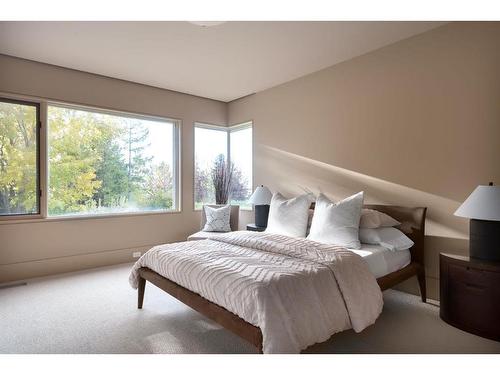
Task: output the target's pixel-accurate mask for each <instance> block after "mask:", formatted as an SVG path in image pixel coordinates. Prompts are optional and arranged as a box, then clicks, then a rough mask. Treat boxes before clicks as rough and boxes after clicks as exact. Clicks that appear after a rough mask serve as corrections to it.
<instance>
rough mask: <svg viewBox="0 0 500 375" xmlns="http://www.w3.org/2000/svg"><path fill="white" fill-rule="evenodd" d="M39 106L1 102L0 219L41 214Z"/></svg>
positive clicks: (4, 100)
mask: <svg viewBox="0 0 500 375" xmlns="http://www.w3.org/2000/svg"><path fill="white" fill-rule="evenodd" d="M39 124H40V106H39V104H38V103H30V102H24V101H18V100H10V99H0V216H7V215H33V214H39V213H40V186H39V176H40V168H39Z"/></svg>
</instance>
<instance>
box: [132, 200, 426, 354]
mask: <svg viewBox="0 0 500 375" xmlns="http://www.w3.org/2000/svg"><path fill="white" fill-rule="evenodd" d="M365 208H372V209H375V210H378V211H381V212H384V213H386V214H388V215H389V216H391V217H393V218H395V219H396V220H398V221H399V222H400V223H401V225H400V226H398V227H397V228H398V229H400V230H401V231H402V232H404V233H405V234H406V235H407V236H408V237H410V238H411V239H412V240H413V242H415V245H413V247H412V248H411V249H410V252H411V263H410V264H408V265H407V266H406V267H404V268H402V269H400V270H399V271H396V272H392V273H390V274H388V275H385V276H383V277H380V278H378V279H377V282H378V284H379V286H380V289H381V290H386V289H389V288H392V287H393V286H395V285H397V284H399V283H400V282H402V281H404V280H407V279H409V278H410V277H413V276H417V279H418V283H419V286H420V295H421V297H422V302H426V286H425V266H424V233H425V215H426V211H427V208H425V207H416V208H409V207H400V206H385V205H365ZM139 275H140V278H139V287H138V300H137V307H138V308H139V309H142V304H143V300H144V290H145V287H146V280H147V281H149V282H151V283H153V284H154V285H156V286H157V287H158V288H160V289H163V290H164V291H165V292H167V293H168V294H170V295H171V296H173V297H175V298H176V299H178V300H179V301H181V302H183V303H184V304H186V305H188V306H189V307H191V308H192V309H194V310H196V311H198V312H199V313H201V314H202V315H204V316H206V317H207V318H209V319H212V320H213V321H215V322H217V323H218V324H220V325H221V326H222V327H224V328H226V329H228V330H229V331H231V332H233V333H235V334H236V335H238V336H240V337H242V338H243V339H245V340H247V341H249V342H250V343H251V344H253V345H254V346H256V347H257V349H258V350H259V353H262V332H261V330H260V328H259V327H256V326H254V325H252V324H250V323H248V322H246V321H245V320H243V319H241V318H240V317H238V316H237V315H235V314H233V313H231V312H230V311H228V310H226V309H225V308H223V307H221V306H219V305H216V304H215V303H213V302H210V301H208V300H207V299H205V298H203V297H202V296H200V295H199V294H197V293H194V292H192V291H190V290H188V289H186V288H184V287H182V286H180V285H178V284H176V283H174V282H173V281H170V280H169V279H167V278H165V277H163V276H161V275H160V274H158V273H156V272H154V271H153V270H151V269H149V268H146V267H143V268H140V269H139Z"/></svg>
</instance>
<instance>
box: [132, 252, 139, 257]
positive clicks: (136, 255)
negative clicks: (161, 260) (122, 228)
mask: <svg viewBox="0 0 500 375" xmlns="http://www.w3.org/2000/svg"><path fill="white" fill-rule="evenodd" d="M140 257H141V252H140V251H134V252H133V253H132V258H140Z"/></svg>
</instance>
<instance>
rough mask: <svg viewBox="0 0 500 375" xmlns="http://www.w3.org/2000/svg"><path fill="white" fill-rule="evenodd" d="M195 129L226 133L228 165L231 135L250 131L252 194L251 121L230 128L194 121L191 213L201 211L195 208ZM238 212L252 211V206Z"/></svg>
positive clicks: (252, 185) (252, 182)
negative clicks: (249, 129) (236, 132)
mask: <svg viewBox="0 0 500 375" xmlns="http://www.w3.org/2000/svg"><path fill="white" fill-rule="evenodd" d="M196 128H202V129H210V130H218V131H223V132H226V133H227V146H226V155H227V161H228V162H229V163H230V162H231V133H232V132H235V131H239V130H245V129H248V128H251V129H252V181H250V183H251V189H252V192H253V189H254V162H253V160H254V155H255V142H254V137H255V136H254V131H253V120H248V121H244V122H241V123H238V124H234V125H230V126H223V125H214V124H208V123H206V122H198V121H195V122H194V123H193V183H192V186H193V194H192V195H193V211H195V212H199V211H201V208H196V191H195V179H196V135H195V134H196ZM240 210H242V211H253V206H252V208H244V207H240Z"/></svg>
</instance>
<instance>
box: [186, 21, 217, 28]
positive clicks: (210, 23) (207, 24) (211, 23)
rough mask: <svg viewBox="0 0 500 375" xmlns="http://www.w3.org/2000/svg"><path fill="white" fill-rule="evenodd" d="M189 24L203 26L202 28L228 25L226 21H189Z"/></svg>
mask: <svg viewBox="0 0 500 375" xmlns="http://www.w3.org/2000/svg"><path fill="white" fill-rule="evenodd" d="M188 22H189V23H192V24H193V25H196V26H201V27H211V26H218V25H221V24H223V23H226V21H188Z"/></svg>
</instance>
